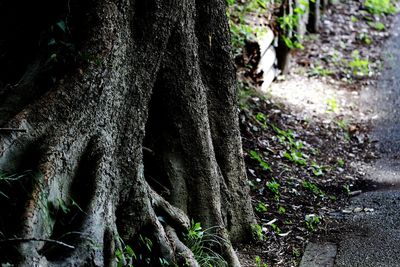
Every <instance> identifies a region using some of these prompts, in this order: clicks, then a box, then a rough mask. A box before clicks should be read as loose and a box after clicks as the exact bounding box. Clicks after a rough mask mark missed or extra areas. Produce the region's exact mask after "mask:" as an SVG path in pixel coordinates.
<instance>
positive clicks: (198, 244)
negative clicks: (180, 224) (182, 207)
mask: <svg viewBox="0 0 400 267" xmlns="http://www.w3.org/2000/svg"><path fill="white" fill-rule="evenodd" d="M214 229H215V227H211V228H208V229H205V230H203V228H202V227H201V224H200V223H199V222H194V221H193V220H192V221H191V226H190V228H189V230H188V232H187V233H186V235H185V240H184V242H185V245H186V246H187V247H188V248H189V249H190V250H191V251H192V252H193V255H194V257H195V259H196V261H197V262H198V263H199V265H200V266H201V267H209V266H215V267H227V266H228V264H227V262H226V261H225V260H224V258H223V257H222V256H221V255H220V254H218V253H217V252H215V251H214V250H212V248H220V247H222V246H223V245H224V244H223V243H226V242H227V241H226V240H225V239H223V238H222V237H220V236H219V235H217V234H215V233H213V231H214Z"/></svg>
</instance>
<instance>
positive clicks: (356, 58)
mask: <svg viewBox="0 0 400 267" xmlns="http://www.w3.org/2000/svg"><path fill="white" fill-rule="evenodd" d="M351 56H352V61H350V62H349V67H350V69H351V72H352V74H353V75H355V76H367V75H368V74H369V60H368V59H362V58H361V57H360V52H359V51H358V50H355V51H354V52H353V53H352V55H351Z"/></svg>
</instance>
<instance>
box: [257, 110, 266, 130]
mask: <svg viewBox="0 0 400 267" xmlns="http://www.w3.org/2000/svg"><path fill="white" fill-rule="evenodd" d="M256 120H257V121H258V122H259V123H261V125H262V127H263V128H264V129H265V128H267V118H266V117H265V115H264V114H262V113H260V112H259V113H257V115H256Z"/></svg>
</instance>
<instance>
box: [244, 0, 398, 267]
mask: <svg viewBox="0 0 400 267" xmlns="http://www.w3.org/2000/svg"><path fill="white" fill-rule="evenodd" d="M392 21H393V16H389V15H388V16H386V15H380V16H376V15H375V16H374V15H371V14H369V13H368V12H366V11H365V8H364V6H363V5H362V3H361V2H360V1H341V2H339V3H338V4H336V5H333V6H331V7H330V8H329V9H328V10H327V11H326V12H325V14H324V15H323V17H322V27H321V32H320V33H319V34H313V35H308V36H307V37H306V39H305V42H304V47H305V49H304V50H297V51H293V54H292V66H291V71H290V74H289V75H287V76H286V77H278V79H277V81H275V82H274V83H273V85H272V86H271V88H270V90H269V92H268V93H267V94H266V95H258V94H257V93H255V92H254V89H251V88H249V89H247V91H246V90H242V92H241V100H240V101H241V114H240V123H241V132H242V140H243V149H244V153H245V160H246V164H247V175H248V177H249V183H250V187H251V192H252V199H253V206H254V209H255V212H256V215H257V219H258V224H257V225H254V240H255V241H253V243H252V244H246V245H242V246H240V247H239V248H238V251H239V255H240V258H241V261H242V263H243V266H263V265H262V264H264V263H265V264H268V266H298V264H299V261H300V259H301V256H302V254H303V250H304V248H305V244H306V243H307V241H308V240H312V239H318V238H319V236H321V235H324V234H325V233H326V232H327V231H329V229H328V228H327V225H333V224H332V223H333V222H335V221H336V220H337V219H340V218H342V217H343V214H344V213H345V212H347V211H346V210H344V206H345V205H346V203H347V201H348V199H349V197H350V196H354V195H357V194H359V193H360V192H361V191H368V190H369V189H371V188H372V187H373V186H374V185H373V184H372V183H368V182H366V181H364V180H363V179H362V178H363V176H364V174H365V168H367V167H368V165H370V163H371V162H372V161H373V160H375V159H377V158H379V154H378V152H377V149H376V148H375V140H371V137H370V135H369V129H370V125H371V122H372V121H373V120H374V119H375V118H374V115H373V113H372V112H371V111H370V110H368V109H367V108H365V107H364V106H362V104H361V103H362V102H361V101H360V92H361V91H363V90H368V88H371V87H374V86H375V85H376V81H377V78H378V77H379V75H380V71H381V70H382V66H383V65H382V60H381V56H382V55H383V53H384V51H382V50H381V48H382V44H383V43H384V41H385V40H386V39H387V37H388V36H389V35H390V33H389V32H390V26H391V24H392ZM376 22H379V23H382V24H383V25H384V29H382V27H379V30H378V29H377V27H376Z"/></svg>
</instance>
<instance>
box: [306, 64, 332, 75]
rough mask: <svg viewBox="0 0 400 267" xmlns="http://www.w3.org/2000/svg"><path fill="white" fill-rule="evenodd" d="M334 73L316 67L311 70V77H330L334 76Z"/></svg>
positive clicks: (321, 67)
mask: <svg viewBox="0 0 400 267" xmlns="http://www.w3.org/2000/svg"><path fill="white" fill-rule="evenodd" d="M332 74H333V71H331V70H328V69H325V68H324V67H323V66H320V65H318V66H315V67H313V68H312V69H311V72H310V75H311V76H329V75H332Z"/></svg>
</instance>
